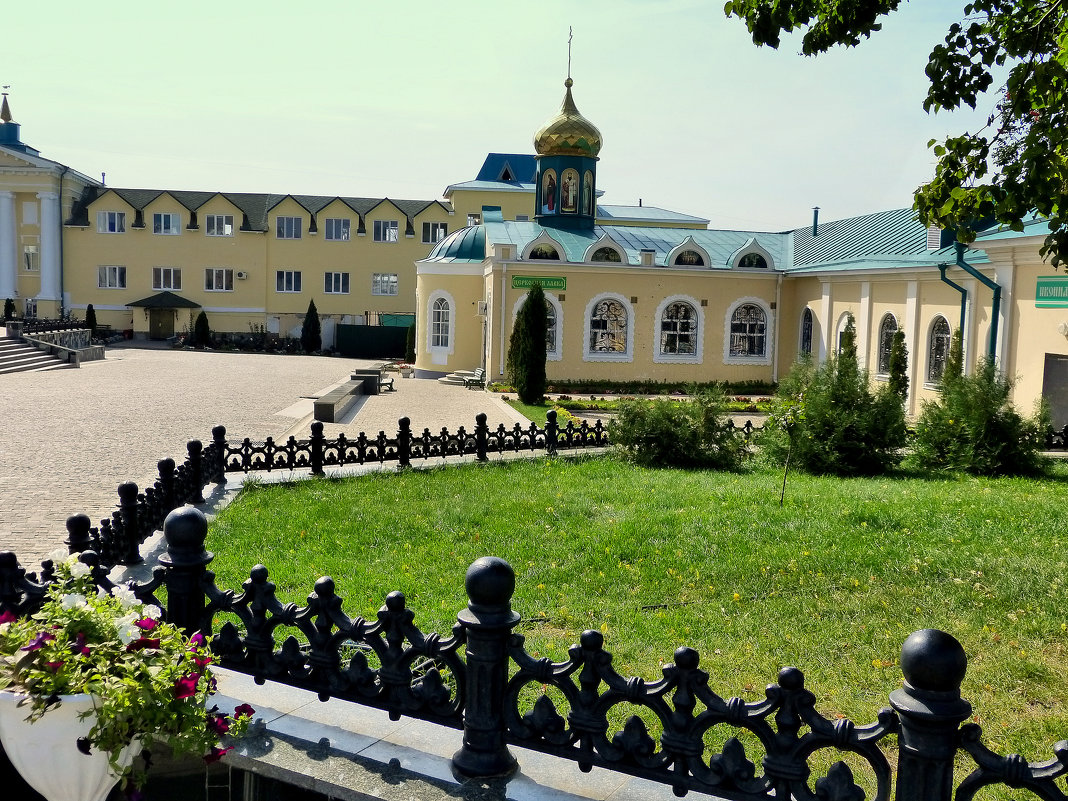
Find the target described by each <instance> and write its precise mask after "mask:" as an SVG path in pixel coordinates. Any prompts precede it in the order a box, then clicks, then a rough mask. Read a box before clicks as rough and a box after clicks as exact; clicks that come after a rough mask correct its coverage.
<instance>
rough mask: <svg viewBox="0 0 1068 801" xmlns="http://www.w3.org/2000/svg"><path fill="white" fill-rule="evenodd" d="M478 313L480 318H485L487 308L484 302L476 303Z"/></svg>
mask: <svg viewBox="0 0 1068 801" xmlns="http://www.w3.org/2000/svg"><path fill="white" fill-rule="evenodd" d="M478 313H479V315H481V316H482V317H485V316H486V315H487V314H488V313H489V306H488V304H487V303H486V301H484V300H480V301H479V302H478Z"/></svg>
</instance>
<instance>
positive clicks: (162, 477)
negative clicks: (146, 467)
mask: <svg viewBox="0 0 1068 801" xmlns="http://www.w3.org/2000/svg"><path fill="white" fill-rule="evenodd" d="M156 469H157V470H159V491H160V493H161V495H160V499H159V505H160V508H161V509H165V510H166V511H168V512H169V511H170V510H171V509H173V508H174V507H175V506H177V505H178V502H177V501H176V500H175V499H174V459H160V460H159V461H158V462H156Z"/></svg>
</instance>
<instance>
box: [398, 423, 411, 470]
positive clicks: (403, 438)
mask: <svg viewBox="0 0 1068 801" xmlns="http://www.w3.org/2000/svg"><path fill="white" fill-rule="evenodd" d="M397 424H398V425H399V426H400V431H398V432H397V461H398V462H399V463H400V466H401V467H411V466H412V420H411V418H410V417H402V418H401V419H400V420H398V421H397Z"/></svg>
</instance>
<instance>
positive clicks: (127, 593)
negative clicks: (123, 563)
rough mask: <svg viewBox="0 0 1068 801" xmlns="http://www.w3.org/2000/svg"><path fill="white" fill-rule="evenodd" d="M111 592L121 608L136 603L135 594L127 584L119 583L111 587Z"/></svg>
mask: <svg viewBox="0 0 1068 801" xmlns="http://www.w3.org/2000/svg"><path fill="white" fill-rule="evenodd" d="M111 594H112V595H114V596H115V597H116V598H117V599H118V600H119V603H120V604H121V605H122V608H123V609H129V608H130V607H131V606H133V605H134V604H136V603H138V600H137V596H136V595H134V591H133V590H132V589H130V587H129V585H127V584H120V585H119V586H117V587H113V588H112V590H111Z"/></svg>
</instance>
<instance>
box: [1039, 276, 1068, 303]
mask: <svg viewBox="0 0 1068 801" xmlns="http://www.w3.org/2000/svg"><path fill="white" fill-rule="evenodd" d="M1035 307H1036V308H1039V309H1068V275H1056V276H1054V275H1046V276H1040V277H1039V278H1037V279H1036V280H1035Z"/></svg>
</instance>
